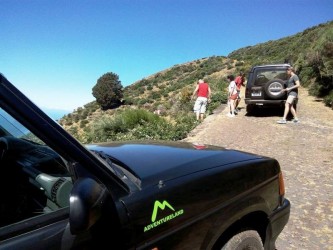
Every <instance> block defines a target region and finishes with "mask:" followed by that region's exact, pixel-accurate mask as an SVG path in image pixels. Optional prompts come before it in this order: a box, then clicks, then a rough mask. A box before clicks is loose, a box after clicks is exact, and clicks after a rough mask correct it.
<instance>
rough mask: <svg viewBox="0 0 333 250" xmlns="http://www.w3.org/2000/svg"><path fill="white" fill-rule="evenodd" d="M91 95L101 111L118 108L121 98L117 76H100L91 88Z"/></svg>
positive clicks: (121, 90)
mask: <svg viewBox="0 0 333 250" xmlns="http://www.w3.org/2000/svg"><path fill="white" fill-rule="evenodd" d="M92 95H93V96H94V97H95V98H96V102H97V103H98V104H99V105H100V106H101V108H102V109H103V110H106V109H110V108H113V107H117V106H119V105H120V103H121V99H122V98H123V86H122V85H121V82H120V81H119V76H118V75H117V74H114V73H112V72H109V73H106V74H104V75H102V76H101V77H100V78H99V79H98V80H97V83H96V85H95V86H94V87H93V89H92Z"/></svg>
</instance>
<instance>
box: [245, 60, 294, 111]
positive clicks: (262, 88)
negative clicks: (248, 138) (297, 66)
mask: <svg viewBox="0 0 333 250" xmlns="http://www.w3.org/2000/svg"><path fill="white" fill-rule="evenodd" d="M288 67H290V65H289V64H271V65H261V66H254V67H252V69H251V70H250V72H249V76H248V81H247V84H246V90H245V99H244V101H245V104H246V111H247V112H248V113H251V112H252V111H253V110H254V108H255V107H258V106H259V107H267V106H269V107H271V106H281V107H284V103H285V101H286V99H287V93H286V92H282V89H284V88H286V83H287V80H288V75H287V68H288ZM295 103H297V99H296V102H295ZM295 108H296V104H295Z"/></svg>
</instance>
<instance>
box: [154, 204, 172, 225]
mask: <svg viewBox="0 0 333 250" xmlns="http://www.w3.org/2000/svg"><path fill="white" fill-rule="evenodd" d="M166 206H167V207H168V208H170V209H171V210H172V211H175V209H174V208H173V207H172V206H171V205H170V204H169V203H168V202H167V201H163V203H161V202H159V201H155V204H154V210H153V214H152V216H151V222H154V221H155V220H156V216H157V209H159V208H160V209H162V210H164V209H165V207H166Z"/></svg>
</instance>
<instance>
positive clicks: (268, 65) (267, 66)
mask: <svg viewBox="0 0 333 250" xmlns="http://www.w3.org/2000/svg"><path fill="white" fill-rule="evenodd" d="M269 67H290V64H287V63H281V64H265V65H256V66H253V67H252V68H253V69H254V68H269Z"/></svg>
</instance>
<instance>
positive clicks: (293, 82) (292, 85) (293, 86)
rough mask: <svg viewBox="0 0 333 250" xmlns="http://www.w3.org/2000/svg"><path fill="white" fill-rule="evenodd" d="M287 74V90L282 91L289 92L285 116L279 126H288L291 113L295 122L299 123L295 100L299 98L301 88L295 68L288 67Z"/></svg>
mask: <svg viewBox="0 0 333 250" xmlns="http://www.w3.org/2000/svg"><path fill="white" fill-rule="evenodd" d="M287 74H288V76H289V79H288V81H287V88H285V89H283V90H282V91H287V94H288V97H287V100H286V103H285V106H284V114H283V117H282V119H281V120H279V121H277V123H279V124H286V123H287V115H288V114H289V111H290V112H291V113H292V115H293V116H294V119H293V122H294V123H298V122H299V121H298V118H297V113H296V110H295V108H294V106H293V104H294V102H295V99H296V98H297V97H298V88H299V86H301V83H300V81H299V78H298V76H297V75H296V74H295V70H294V68H293V67H288V69H287Z"/></svg>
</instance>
